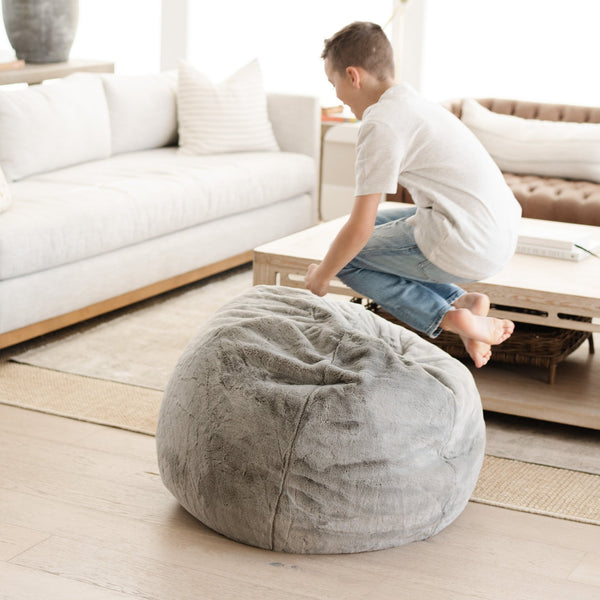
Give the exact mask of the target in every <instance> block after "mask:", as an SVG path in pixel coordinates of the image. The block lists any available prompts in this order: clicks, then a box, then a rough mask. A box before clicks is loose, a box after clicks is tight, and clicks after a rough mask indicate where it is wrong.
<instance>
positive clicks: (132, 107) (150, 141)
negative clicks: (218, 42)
mask: <svg viewBox="0 0 600 600" xmlns="http://www.w3.org/2000/svg"><path fill="white" fill-rule="evenodd" d="M102 83H103V84H104V92H105V94H106V102H107V104H108V112H109V115H110V130H111V143H112V153H113V154H120V153H122V152H136V151H138V150H148V149H150V148H161V147H162V146H170V145H173V144H175V142H176V141H177V73H176V72H173V73H161V74H156V75H153V74H151V75H115V74H113V73H110V74H106V75H102Z"/></svg>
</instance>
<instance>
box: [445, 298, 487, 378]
mask: <svg viewBox="0 0 600 600" xmlns="http://www.w3.org/2000/svg"><path fill="white" fill-rule="evenodd" d="M453 306H454V307H455V308H468V309H469V310H470V311H471V312H472V313H473V314H474V315H477V316H479V317H487V314H488V312H489V311H490V299H489V298H488V297H487V296H486V295H485V294H478V293H475V292H467V293H465V294H463V295H462V296H461V297H460V298H458V300H456V301H455V302H454V304H453ZM460 339H461V340H462V343H463V344H464V346H465V349H466V351H467V354H468V355H469V356H470V357H471V359H472V360H473V362H474V363H475V366H476V367H477V368H478V369H480V368H481V367H483V366H484V365H487V363H488V362H489V360H490V358H491V357H492V347H491V345H490V344H486V343H485V342H479V341H477V340H473V339H471V338H469V337H466V336H464V335H461V336H460Z"/></svg>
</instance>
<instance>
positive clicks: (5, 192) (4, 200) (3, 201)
mask: <svg viewBox="0 0 600 600" xmlns="http://www.w3.org/2000/svg"><path fill="white" fill-rule="evenodd" d="M11 204H12V194H11V193H10V188H9V186H8V182H7V181H6V177H4V172H3V171H2V169H0V212H2V211H3V210H6V209H7V208H8V207H9V206H10V205H11Z"/></svg>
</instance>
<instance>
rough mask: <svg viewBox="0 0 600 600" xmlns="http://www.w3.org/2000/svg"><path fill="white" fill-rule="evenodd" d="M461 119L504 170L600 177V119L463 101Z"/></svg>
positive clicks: (570, 176) (549, 174) (593, 178)
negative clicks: (554, 116)
mask: <svg viewBox="0 0 600 600" xmlns="http://www.w3.org/2000/svg"><path fill="white" fill-rule="evenodd" d="M461 119H462V121H463V122H464V123H465V125H467V127H469V129H471V131H473V133H474V134H475V135H476V136H477V137H478V138H479V140H480V141H481V143H482V144H483V145H484V147H485V148H486V150H487V151H488V152H489V153H490V155H491V156H492V158H493V159H494V161H495V162H496V164H497V165H498V166H499V167H500V169H501V170H502V171H507V172H510V173H528V174H532V175H545V176H549V177H566V178H572V179H588V180H590V181H598V182H600V124H598V123H568V122H564V121H560V122H559V121H543V120H538V119H524V118H521V117H515V116H512V115H501V114H498V113H495V112H492V111H490V110H487V109H486V108H484V107H483V106H481V104H479V103H478V102H477V101H476V100H473V99H471V98H467V99H465V100H463V103H462V117H461Z"/></svg>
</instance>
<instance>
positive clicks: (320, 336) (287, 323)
mask: <svg viewBox="0 0 600 600" xmlns="http://www.w3.org/2000/svg"><path fill="white" fill-rule="evenodd" d="M156 443H157V450H158V462H159V467H160V473H161V476H162V479H163V482H164V484H165V485H166V487H167V488H168V489H169V490H170V491H171V493H172V494H173V495H174V496H175V498H177V500H178V501H179V502H180V503H181V505H182V506H183V507H185V509H186V510H187V511H189V512H190V513H191V514H192V515H194V516H195V517H196V518H198V519H199V520H200V521H201V522H202V523H204V524H205V525H207V526H208V527H210V528H211V529H214V530H215V531H218V532H220V533H222V534H223V535H225V536H227V537H229V538H232V539H234V540H237V541H240V542H243V543H246V544H250V545H253V546H258V547H261V548H267V549H271V550H277V551H284V552H294V553H328V554H330V553H347V552H361V551H365V550H377V549H382V548H388V547H392V546H398V545H401V544H406V543H408V542H412V541H414V540H423V539H425V538H428V537H430V536H432V535H434V534H435V533H437V532H439V531H440V530H441V529H443V528H444V527H446V526H447V525H448V524H450V523H451V522H452V521H453V520H454V519H456V517H457V516H458V515H459V514H460V513H461V512H462V510H463V509H464V508H465V506H466V504H467V501H468V499H469V497H470V495H471V493H472V491H473V488H474V487H475V483H476V480H477V477H478V474H479V470H480V468H481V463H482V460H483V452H484V445H485V428H484V423H483V417H482V409H481V402H480V398H479V394H478V392H477V389H476V387H475V384H474V382H473V378H472V377H471V374H470V373H469V371H468V370H467V368H466V367H465V366H463V365H462V364H461V363H460V362H458V361H457V360H455V359H454V358H452V357H450V356H449V355H448V354H446V353H445V352H443V351H442V350H440V349H439V348H437V347H435V346H434V345H432V344H430V343H429V342H427V341H425V340H423V339H421V338H420V337H419V336H417V335H415V334H414V333H411V332H409V331H407V330H406V329H404V328H402V327H399V326H398V325H394V324H392V323H389V322H388V321H386V320H384V319H382V318H381V317H379V316H377V315H375V314H373V313H371V312H369V311H367V310H365V309H364V308H363V307H362V306H360V305H357V304H352V303H350V302H347V301H345V302H344V301H334V300H328V299H323V298H317V297H316V296H314V295H312V294H310V293H309V292H307V291H304V290H297V289H291V288H285V287H270V286H258V287H255V288H253V289H252V290H250V291H249V292H247V293H246V294H243V295H242V296H239V297H237V298H235V299H234V300H233V301H232V302H230V303H228V304H227V305H226V306H224V307H223V308H222V309H221V310H220V311H218V312H217V313H216V314H215V315H214V316H213V317H212V319H211V320H210V321H209V322H208V323H207V324H206V325H205V326H204V327H203V328H202V330H201V331H200V332H199V334H198V335H197V336H196V337H195V338H194V339H193V340H192V342H191V343H190V344H189V345H188V347H187V349H186V350H185V352H184V354H183V356H182V357H181V359H180V361H179V363H178V365H177V367H176V368H175V371H174V373H173V375H172V377H171V379H170V382H169V384H168V386H167V389H166V391H165V395H164V399H163V402H162V406H161V409H160V415H159V422H158V431H157V436H156Z"/></svg>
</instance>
